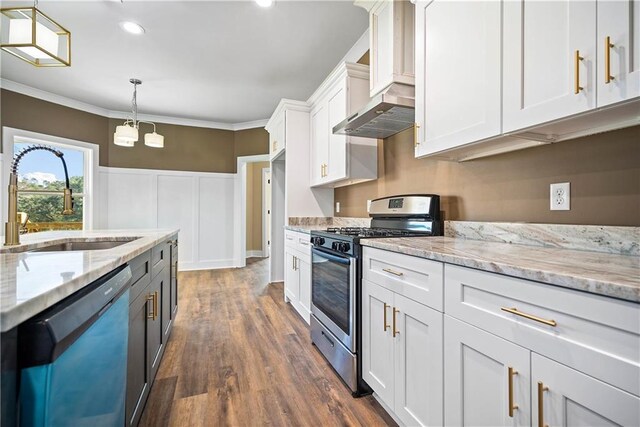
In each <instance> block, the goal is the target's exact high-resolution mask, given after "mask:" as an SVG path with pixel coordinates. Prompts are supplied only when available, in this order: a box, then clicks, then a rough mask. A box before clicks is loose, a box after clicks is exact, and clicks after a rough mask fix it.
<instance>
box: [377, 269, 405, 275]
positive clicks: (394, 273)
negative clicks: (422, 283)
mask: <svg viewBox="0 0 640 427" xmlns="http://www.w3.org/2000/svg"><path fill="white" fill-rule="evenodd" d="M382 271H384V272H385V273H389V274H393V275H394V276H398V277H402V276H404V273H402V272H400V271H394V270H392V269H390V268H383V269H382Z"/></svg>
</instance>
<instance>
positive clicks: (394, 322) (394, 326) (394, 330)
mask: <svg viewBox="0 0 640 427" xmlns="http://www.w3.org/2000/svg"><path fill="white" fill-rule="evenodd" d="M398 313H400V310H398V309H397V308H395V307H393V337H394V338H395V337H396V335H398V334H399V333H400V331H398V330H397V329H396V314H398Z"/></svg>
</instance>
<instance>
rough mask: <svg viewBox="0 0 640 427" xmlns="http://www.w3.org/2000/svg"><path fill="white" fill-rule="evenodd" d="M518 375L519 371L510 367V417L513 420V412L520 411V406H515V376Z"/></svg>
mask: <svg viewBox="0 0 640 427" xmlns="http://www.w3.org/2000/svg"><path fill="white" fill-rule="evenodd" d="M514 375H518V371H516V370H515V369H513V368H512V367H511V366H509V416H510V417H511V418H513V411H514V410H515V409H518V405H514V404H513V376H514Z"/></svg>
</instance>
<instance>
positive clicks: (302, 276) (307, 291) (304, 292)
mask: <svg viewBox="0 0 640 427" xmlns="http://www.w3.org/2000/svg"><path fill="white" fill-rule="evenodd" d="M298 286H299V289H300V306H301V307H302V309H303V310H304V313H301V314H302V317H303V318H304V320H306V322H307V323H309V322H310V321H311V319H310V318H309V316H310V315H311V265H309V263H308V262H306V261H303V260H302V259H300V258H298Z"/></svg>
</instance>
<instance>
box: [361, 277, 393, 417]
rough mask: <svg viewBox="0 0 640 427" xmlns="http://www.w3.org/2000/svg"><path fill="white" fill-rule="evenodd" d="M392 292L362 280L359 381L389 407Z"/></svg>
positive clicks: (390, 391) (391, 400)
mask: <svg viewBox="0 0 640 427" xmlns="http://www.w3.org/2000/svg"><path fill="white" fill-rule="evenodd" d="M393 297H394V295H393V292H391V291H390V290H388V289H385V288H383V287H382V286H379V285H376V284H375V283H372V282H369V281H368V280H364V279H363V280H362V354H361V357H362V378H363V379H364V380H365V381H366V382H367V384H369V386H370V387H371V388H372V389H373V391H375V392H376V394H377V395H378V396H379V397H380V399H382V401H383V402H384V403H385V404H386V405H387V406H388V407H389V408H393V405H394V397H395V396H394V391H393V381H394V378H393V377H394V366H393V364H394V358H393V351H394V348H393V346H394V344H393V336H392V331H391V327H392V326H393V325H392V324H391V320H392V316H393V311H392V310H393Z"/></svg>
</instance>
